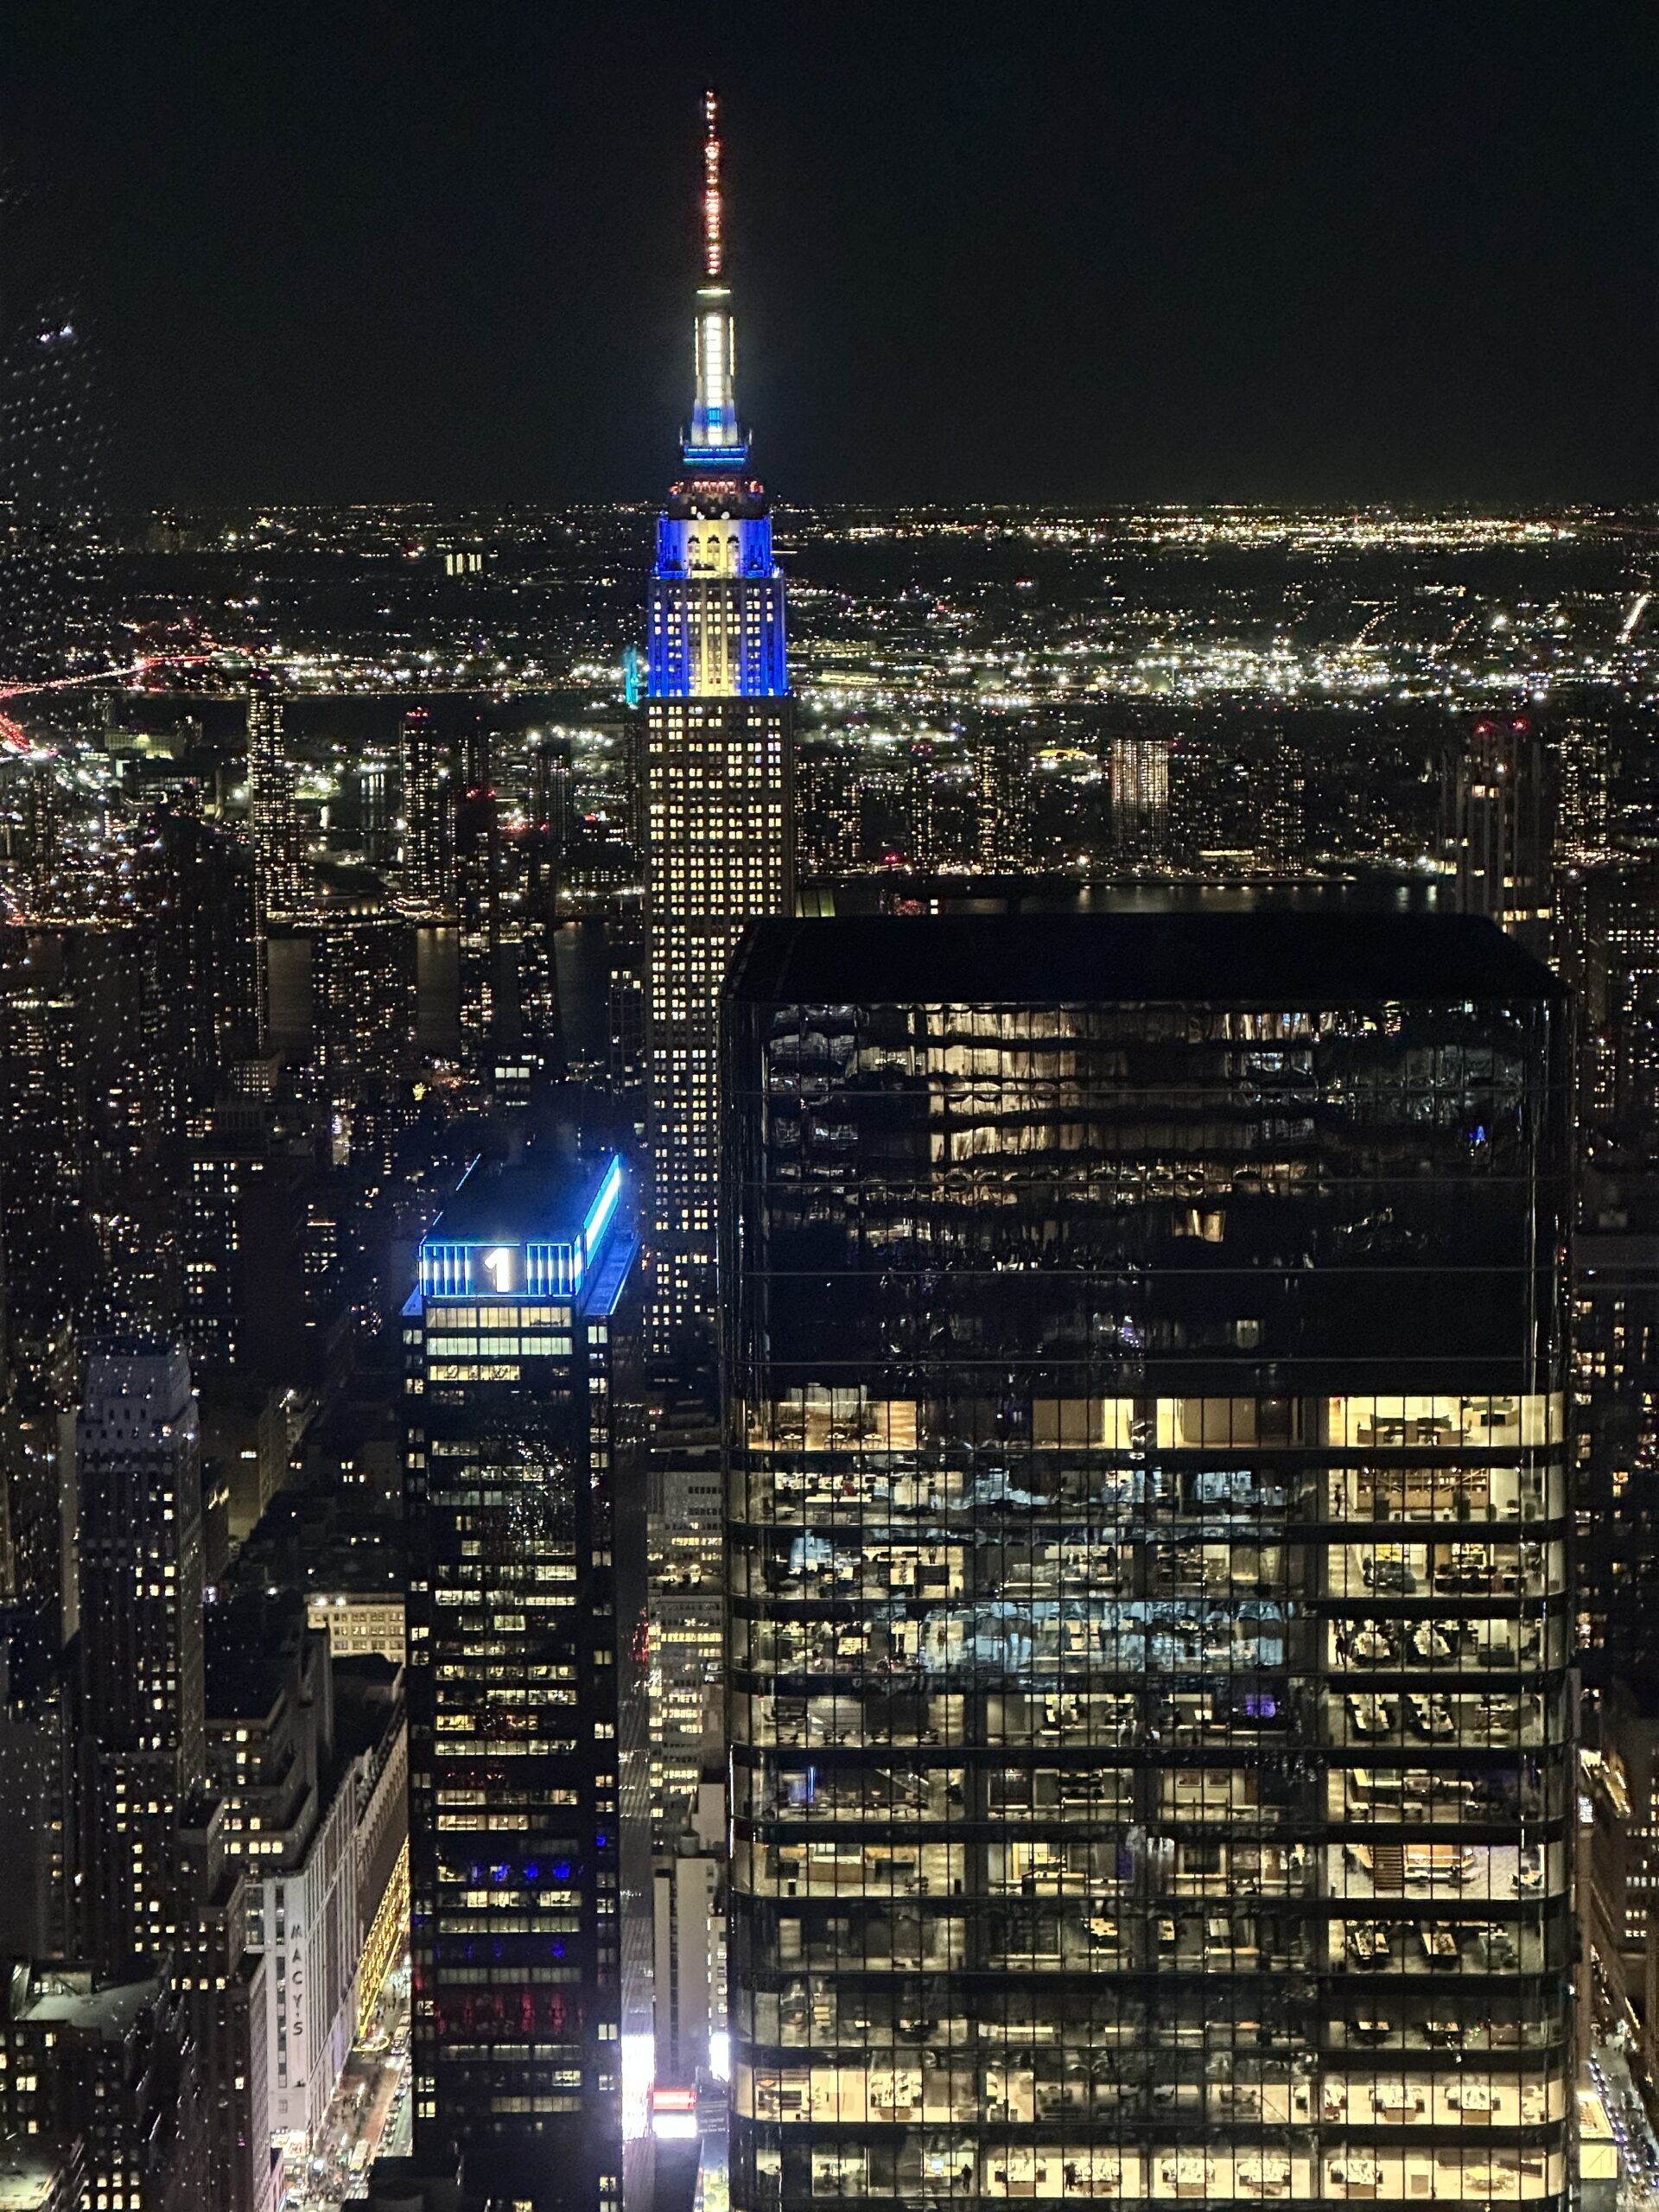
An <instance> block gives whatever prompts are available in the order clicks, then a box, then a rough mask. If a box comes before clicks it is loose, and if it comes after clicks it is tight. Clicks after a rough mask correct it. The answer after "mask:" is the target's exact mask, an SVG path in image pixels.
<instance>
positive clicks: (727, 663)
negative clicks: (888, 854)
mask: <svg viewBox="0 0 1659 2212" xmlns="http://www.w3.org/2000/svg"><path fill="white" fill-rule="evenodd" d="M703 119H704V135H703V149H702V158H703V191H702V237H703V266H702V283H700V284H699V286H698V288H697V296H696V315H695V319H694V332H695V353H696V398H695V400H694V403H693V405H692V410H691V419H690V423H688V424H687V426H686V429H685V432H684V435H683V438H682V441H681V445H680V453H681V457H682V459H683V462H684V465H685V467H686V469H687V471H688V472H689V473H688V474H687V476H686V478H685V480H683V482H681V483H678V484H677V485H676V486H674V490H673V493H672V494H671V497H670V499H669V501H668V505H667V507H666V508H665V510H664V512H663V514H662V515H661V516H660V517H659V518H658V524H657V562H656V566H655V568H654V569H653V570H652V584H651V595H650V596H651V610H650V613H651V637H650V643H649V652H648V654H647V662H646V670H647V676H646V690H647V691H648V693H649V695H650V696H651V697H652V698H653V699H697V698H744V699H749V698H778V697H781V696H783V695H784V694H785V693H786V692H787V691H788V690H789V673H788V666H787V659H786V650H785V634H784V584H783V578H782V576H781V575H779V571H778V569H777V568H776V566H775V565H774V563H773V561H772V518H771V516H770V514H769V513H768V512H767V508H766V491H765V488H764V486H761V485H760V484H759V483H757V482H756V481H755V480H753V478H752V477H750V476H749V475H748V474H747V469H748V459H749V440H748V433H747V431H746V430H745V429H743V427H742V424H741V422H740V420H739V417H738V412H737V393H736V368H735V341H734V326H733V316H732V295H731V289H730V287H729V286H728V284H727V283H726V281H725V274H724V270H725V243H724V237H723V233H722V228H721V222H722V213H721V206H722V203H721V185H720V160H721V142H720V131H719V111H718V107H717V104H716V102H715V96H714V94H713V93H712V92H709V93H708V94H706V95H705V97H704V101H703Z"/></svg>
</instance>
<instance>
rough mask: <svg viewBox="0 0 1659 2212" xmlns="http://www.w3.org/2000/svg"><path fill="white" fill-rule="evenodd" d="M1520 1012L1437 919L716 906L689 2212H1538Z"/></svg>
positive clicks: (1559, 1342)
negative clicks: (709, 1438) (703, 1774)
mask: <svg viewBox="0 0 1659 2212" xmlns="http://www.w3.org/2000/svg"><path fill="white" fill-rule="evenodd" d="M728 1018H729V1029H728V1036H729V1051H730V1060H729V1065H728V1085H729V1088H728V1124H727V1126H728V1132H729V1137H728V1142H729V1150H728V1158H727V1161H726V1172H727V1176H728V1181H727V1185H726V1192H727V1195H726V1198H725V1201H724V1205H725V1208H726V1218H725V1225H724V1236H725V1237H726V1240H727V1241H726V1242H725V1244H724V1253H725V1265H726V1267H727V1268H728V1270H729V1272H728V1274H727V1275H726V1277H725V1278H724V1280H725V1282H726V1285H727V1287H726V1289H725V1291H724V1292H723V1294H722V1295H723V1297H724V1298H726V1299H728V1300H730V1306H729V1313H728V1332H729V1342H728V1402H729V1406H730V1411H731V1420H732V1427H733V1433H732V1438H731V1444H732V1451H733V1465H732V1470H731V1476H730V1481H729V1487H728V1559H729V1586H730V1606H731V1615H732V1619H731V1649H730V1659H731V1674H730V1678H729V1707H728V1720H729V1726H730V1737H731V1745H732V1758H733V1762H734V1785H733V1787H734V1800H733V1813H734V1856H733V1861H732V1886H733V1891H734V1904H733V1917H732V1929H731V1936H732V1942H731V1953H730V1972H731V2029H732V2044H733V2057H734V2067H733V2082H732V2094H733V2113H734V2119H733V2133H732V2166H731V2189H732V2202H733V2203H734V2205H735V2206H739V2207H742V2208H760V2207H776V2208H786V2207H794V2206H803V2207H804V2206H805V2205H807V2204H808V2203H809V2202H813V2203H816V2202H819V2201H820V2200H822V2199H823V2198H825V2197H829V2196H833V2197H836V2199H838V2200H839V2201H840V2202H842V2204H845V2203H846V2202H848V2201H849V2200H854V2201H867V2202H872V2203H876V2202H882V2203H888V2204H891V2203H893V2202H903V2203H906V2204H915V2203H928V2202H934V2201H936V2200H942V2199H949V2201H950V2202H951V2203H952V2204H962V2203H964V2202H965V2203H977V2202H987V2201H993V2202H1001V2201H1002V2200H1004V2199H1007V2198H1010V2197H1021V2198H1033V2197H1035V2198H1044V2199H1051V2200H1052V2199H1058V2198H1062V2197H1064V2198H1065V2199H1067V2200H1068V2201H1070V2200H1072V2199H1075V2198H1077V2197H1087V2196H1093V2197H1096V2198H1108V2199H1112V2200H1115V2201H1117V2202H1124V2203H1130V2202H1133V2203H1137V2204H1143V2205H1150V2204H1153V2203H1154V2202H1155V2203H1165V2202H1173V2201H1174V2200H1176V2199H1181V2198H1186V2199H1192V2200H1198V2199H1203V2200H1205V2201H1206V2202H1210V2203H1211V2204H1213V2203H1216V2202H1227V2203H1238V2204H1248V2205H1251V2206H1255V2207H1258V2208H1259V2207H1260V2206H1261V2205H1262V2204H1263V2203H1267V2202H1274V2201H1282V2202H1287V2203H1289V2202H1300V2203H1306V2202H1322V2203H1327V2204H1340V2203H1344V2202H1348V2201H1350V2200H1352V2199H1363V2200H1364V2201H1365V2202H1367V2203H1368V2204H1369V2203H1372V2202H1386V2203H1389V2204H1395V2205H1405V2204H1416V2203H1418V2202H1433V2203H1435V2204H1446V2203H1447V2202H1452V2203H1462V2204H1469V2205H1474V2204H1481V2205H1490V2204H1491V2203H1492V2202H1521V2201H1523V2200H1524V2201H1526V2202H1532V2203H1539V2204H1545V2203H1547V2204H1549V2205H1551V2206H1557V2207H1559V2206H1564V2205H1565V2204H1566V2203H1567V2190H1568V2187H1569V2172H1568V2145H1569V2113H1570V2112H1571V2109H1572V2096H1573V2063H1572V2059H1573V2054H1572V2049H1571V2042H1572V2007H1571V1999H1570V1984H1569V1972H1570V1965H1571V1961H1572V1958H1573V1923H1572V1916H1571V1899H1570V1894H1569V1885H1570V1867H1571V1859H1572V1820H1573V1786H1572V1785H1573V1770H1572V1767H1571V1764H1570V1759H1571V1745H1570V1741H1569V1736H1570V1724H1569V1719H1568V1706H1567V1675H1566V1671H1565V1669H1566V1662H1567V1613H1568V1604H1569V1592H1570V1590H1571V1584H1570V1582H1569V1580H1568V1572H1567V1556H1566V1553H1567V1534H1568V1528H1569V1522H1568V1516H1567V1487H1566V1485H1567V1460H1566V1447H1565V1445H1564V1441H1563V1413H1562V1392H1563V1388H1564V1383H1565V1377H1566V1359H1565V1343H1564V1334H1563V1326H1562V1313H1563V1305H1564V1299H1563V1274H1562V1253H1563V1246H1564V1240H1565V1236H1566V1230H1567V1219H1568V1213H1567V1106H1568V1099H1567V1007H1566V1004H1565V1001H1564V997H1563V995H1562V994H1561V992H1560V988H1559V987H1558V986H1557V985H1556V983H1555V982H1554V979H1553V978H1552V977H1551V976H1549V975H1548V973H1547V972H1546V971H1545V970H1544V969H1541V968H1540V967H1538V966H1537V965H1535V963H1534V962H1533V961H1532V960H1531V959H1529V957H1527V955H1526V954H1525V953H1524V952H1522V950H1520V949H1519V948H1518V947H1517V946H1516V945H1515V944H1513V943H1512V942H1511V941H1510V940H1508V939H1506V938H1503V936H1502V935H1500V934H1499V932H1498V931H1496V930H1495V929H1493V928H1492V927H1491V925H1490V924H1489V923H1486V922H1484V921H1478V920H1470V919H1462V918H1451V919H1448V920H1444V921H1440V920H1416V921H1412V920H1406V919H1393V918H1389V919H1376V920H1372V919H1369V918H1359V917H1351V918H1342V917H1334V918H1324V917H1322V918H1319V920H1318V921H1317V922H1311V921H1309V920H1308V919H1307V918H1304V917H1301V916H1295V915H1288V914H1281V915H1262V916H1249V917H1235V918H1228V917H1216V918H1211V917H1203V918H1199V917H1172V918H1150V917H1134V918H1128V917H1076V918H1071V917H1066V918H1062V917H1048V918H1045V917H1035V916H1033V917H1031V918H1025V919H1014V920H1003V919H997V920H995V921H981V920H977V919H969V918H963V919H960V920H935V921H898V920H895V921H868V922H863V921H835V922H829V921H824V922H774V923H762V924H759V925H756V927H755V929H754V930H753V933H752V934H751V935H750V937H749V938H748V939H747V944H746V947H745V949H744V950H741V952H740V953H739V956H738V958H737V962H736V963H735V966H734V981H733V982H732V984H731V985H730V987H729V995H728Z"/></svg>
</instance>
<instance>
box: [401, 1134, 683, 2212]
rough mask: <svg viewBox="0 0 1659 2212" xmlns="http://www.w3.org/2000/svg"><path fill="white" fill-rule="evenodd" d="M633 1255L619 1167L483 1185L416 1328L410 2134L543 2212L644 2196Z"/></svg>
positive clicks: (520, 1174) (643, 1751) (409, 1444)
mask: <svg viewBox="0 0 1659 2212" xmlns="http://www.w3.org/2000/svg"><path fill="white" fill-rule="evenodd" d="M636 1249H637V1244H636V1239H635V1236H634V1233H633V1229H632V1207H631V1205H630V1204H629V1194H628V1192H627V1190H626V1181H625V1175H624V1170H623V1168H622V1166H621V1163H620V1161H619V1160H616V1159H615V1158H614V1157H612V1158H609V1159H606V1160H601V1161H599V1162H598V1163H596V1164H593V1165H590V1166H587V1167H579V1166H576V1165H575V1164H574V1163H571V1162H568V1161H565V1162H557V1163H555V1164H553V1165H551V1166H547V1167H538V1166H533V1165H532V1166H524V1167H520V1168H516V1169H509V1170H506V1171H505V1172H503V1173H499V1174H496V1175H486V1174H485V1173H482V1171H476V1170H475V1171H474V1173H472V1174H471V1175H469V1176H468V1177H467V1179H466V1180H465V1181H464V1182H463V1184H462V1185H461V1189H460V1190H459V1191H458V1192H456V1193H455V1196H454V1198H453V1199H452V1200H451V1201H450V1203H449V1205H448V1206H447V1207H446V1208H445V1210H444V1212H443V1214H442V1216H441V1217H440V1218H439V1220H438V1222H437V1223H436V1224H435V1227H434V1228H433V1229H432V1230H431V1231H430V1233H429V1235H428V1236H427V1237H426V1239H425V1241H424V1243H423V1245H422V1247H421V1256H420V1285H419V1287H418V1288H417V1290H416V1292H415V1294H414V1296H413V1297H412V1298H411V1299H410V1301H409V1304H408V1306H406V1307H405V1308H404V1351H405V1365H406V1373H407V1389H408V1398H407V1402H406V1403H407V1421H406V1427H405V1450H406V1468H407V1476H406V1497H407V1510H408V1521H409V1535H410V1594H409V1683H410V1689H409V1713H410V1904H411V1917H412V1923H413V1946H412V1948H413V1955H414V1984H415V1989H414V2008H413V2010H414V2021H413V2037H412V2042H413V2058H414V2076H415V2134H416V2146H417V2148H419V2149H421V2150H423V2151H424V2150H426V2149H429V2148H433V2149H436V2148H441V2147H442V2146H444V2145H449V2144H459V2145H461V2148H462V2149H463V2151H464V2152H465V2153H466V2158H467V2172H468V2175H469V2177H470V2178H471V2180H472V2182H473V2184H474V2187H475V2188H477V2189H478V2190H481V2191H482V2193H483V2194H484V2195H485V2196H486V2197H487V2198H488V2199H489V2201H490V2202H491V2203H492V2204H498V2203H499V2204H513V2205H522V2206H523V2207H524V2208H525V2212H626V2206H625V2204H624V2197H625V2194H626V2198H627V2199H628V2200H629V2202H632V2200H633V2198H634V2197H635V2195H636V2193H637V2191H638V2190H639V2189H641V2188H645V2193H646V2197H647V2200H648V2196H649V2189H648V2178H649V2176H648V2168H649V2155H648V2154H649V2147H650V2145H649V2138H648V2136H647V2135H646V2133H645V2112H644V2109H643V2101H644V2095H645V2090H646V2089H647V2088H648V2087H649V2082H650V2058H649V2052H650V2044H651V1996H650V1971H651V1967H650V1957H651V1923H650V1902H649V1891H650V1879H651V1876H650V1750H649V1744H648V1740H647V1716H646V1711H645V1665H644V1660H645V1642H644V1633H643V1624H644V1621H645V1469H644V1465H643V1458H642V1446H641V1436H640V1431H639V1422H640V1414H639V1407H640V1398H639V1384H638V1378H637V1372H636V1370H637V1345H638V1325H637V1322H636V1320H635V1318H634V1313H635V1283H634V1272H635V1271H634V1266H633V1262H634V1256H635V1252H636ZM630 2038H632V2040H630ZM641 2051H643V2052H644V2053H645V2072H644V2079H643V2081H642V2082H639V2084H638V2085H637V2094H635V2095H634V2096H633V2097H632V2100H631V2099H630V2096H629V2094H628V2091H629V2090H630V2089H631V2088H633V2087H634V2084H633V2082H632V2075H629V2076H628V2079H627V2081H626V2082H625V2063H624V2055H625V2052H633V2053H635V2054H638V2053H639V2052H641ZM625 2144H626V2150H625Z"/></svg>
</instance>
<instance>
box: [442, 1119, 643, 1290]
mask: <svg viewBox="0 0 1659 2212" xmlns="http://www.w3.org/2000/svg"><path fill="white" fill-rule="evenodd" d="M624 1185H625V1177H624V1173H623V1168H622V1162H621V1160H620V1159H619V1158H618V1157H617V1156H616V1154H614V1153H613V1154H609V1155H608V1156H607V1158H606V1159H604V1160H601V1161H600V1162H599V1163H598V1164H597V1166H585V1167H582V1168H579V1169H576V1170H574V1171H572V1170H569V1169H558V1170H554V1171H552V1172H550V1173H546V1172H542V1171H537V1170H533V1169H526V1170H521V1171H518V1172H517V1173H514V1172H512V1171H509V1172H508V1173H505V1174H504V1175H501V1176H499V1177H496V1176H484V1177H479V1178H478V1179H476V1180H475V1179H474V1175H473V1173H472V1171H471V1170H469V1171H468V1173H467V1175H466V1176H464V1177H463V1178H462V1180H461V1187H460V1189H459V1190H457V1192H455V1195H454V1198H452V1199H451V1201H450V1202H449V1204H448V1206H447V1207H446V1208H445V1209H444V1211H443V1212H442V1214H440V1215H439V1217H438V1218H437V1220H436V1221H435V1223H434V1224H433V1225H432V1227H431V1228H430V1229H429V1230H428V1232H427V1234H426V1236H424V1237H423V1239H422V1240H421V1256H420V1288H419V1290H418V1292H417V1293H416V1298H417V1300H422V1299H428V1298H490V1299H494V1298H561V1299H563V1298H569V1299H575V1300H577V1301H578V1302H579V1303H580V1304H581V1305H582V1306H583V1308H584V1309H586V1310H588V1311H594V1310H597V1311H600V1312H603V1311H605V1310H607V1305H606V1300H605V1299H604V1297H603V1295H602V1292H603V1288H604V1286H605V1283H606V1281H607V1279H608V1277H609V1276H610V1274H612V1273H613V1272H614V1271H616V1269H617V1266H618V1264H619V1263H620V1273H619V1274H618V1281H619V1282H620V1274H626V1267H627V1262H628V1260H629V1258H630V1257H631V1256H632V1249H633V1239H632V1235H631V1233H629V1231H628V1230H627V1227H626V1220H625V1217H624V1216H625V1210H624V1208H623V1205H622V1198H623V1194H624Z"/></svg>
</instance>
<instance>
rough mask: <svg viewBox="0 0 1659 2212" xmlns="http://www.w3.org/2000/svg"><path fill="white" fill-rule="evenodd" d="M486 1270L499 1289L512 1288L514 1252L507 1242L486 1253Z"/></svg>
mask: <svg viewBox="0 0 1659 2212" xmlns="http://www.w3.org/2000/svg"><path fill="white" fill-rule="evenodd" d="M484 1272H485V1274H487V1275H488V1277H489V1279H490V1281H491V1283H492V1285H493V1287H494V1288H495V1289H497V1290H511V1289H512V1251H511V1249H509V1248H508V1247H507V1246H506V1245H505V1244H503V1245H500V1246H499V1247H498V1248H497V1249H496V1250H495V1251H493V1252H486V1254H485V1255H484Z"/></svg>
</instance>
